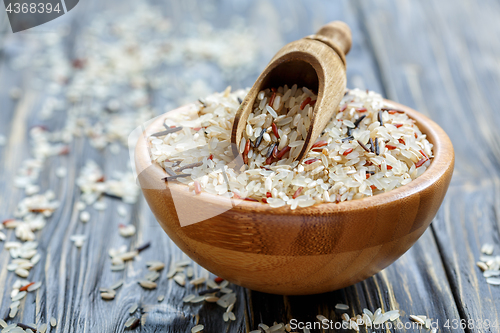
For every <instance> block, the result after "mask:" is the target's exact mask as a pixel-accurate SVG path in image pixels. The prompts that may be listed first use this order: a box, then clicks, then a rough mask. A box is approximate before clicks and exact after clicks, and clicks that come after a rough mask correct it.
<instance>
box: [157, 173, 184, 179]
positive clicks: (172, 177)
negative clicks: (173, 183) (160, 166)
mask: <svg viewBox="0 0 500 333" xmlns="http://www.w3.org/2000/svg"><path fill="white" fill-rule="evenodd" d="M189 176H191V174H187V173H181V174H180V175H175V176H171V177H165V178H162V179H163V180H175V179H177V178H184V177H189Z"/></svg>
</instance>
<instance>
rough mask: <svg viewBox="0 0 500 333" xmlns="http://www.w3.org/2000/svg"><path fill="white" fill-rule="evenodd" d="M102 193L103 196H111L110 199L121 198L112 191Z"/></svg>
mask: <svg viewBox="0 0 500 333" xmlns="http://www.w3.org/2000/svg"><path fill="white" fill-rule="evenodd" d="M102 195H103V196H105V197H108V198H111V199H118V200H121V199H123V198H122V197H120V196H118V195H116V194H112V193H108V192H102Z"/></svg>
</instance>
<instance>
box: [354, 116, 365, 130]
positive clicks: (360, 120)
mask: <svg viewBox="0 0 500 333" xmlns="http://www.w3.org/2000/svg"><path fill="white" fill-rule="evenodd" d="M365 118H366V115H362V116H361V117H359V118H358V120H356V122H355V123H354V128H357V127H358V125H359V124H360V123H361V122H362V121H363V119H365Z"/></svg>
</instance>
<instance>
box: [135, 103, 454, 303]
mask: <svg viewBox="0 0 500 333" xmlns="http://www.w3.org/2000/svg"><path fill="white" fill-rule="evenodd" d="M389 102H390V103H391V104H393V105H394V106H395V107H396V108H399V109H401V110H404V111H405V112H406V113H407V114H408V116H409V117H410V118H412V119H414V120H415V121H416V123H417V125H418V126H419V128H420V130H421V131H422V132H423V133H424V134H427V138H428V140H429V141H430V142H431V143H432V144H433V145H434V159H433V161H432V162H431V164H430V166H429V168H428V169H427V170H426V171H425V172H424V173H423V174H422V175H421V176H420V177H418V178H417V179H415V180H413V181H411V182H410V183H409V184H407V185H404V186H401V187H399V188H397V189H394V190H391V191H389V192H386V193H383V194H377V195H375V196H373V197H368V198H363V199H359V200H352V201H347V202H341V203H338V204H336V203H325V204H318V205H314V206H311V207H306V208H297V209H296V210H291V209H289V208H288V207H280V208H271V207H269V206H268V205H265V204H262V203H259V202H250V201H242V200H234V199H233V200H231V199H228V198H225V197H220V196H216V195H212V194H209V193H206V192H202V193H201V194H199V195H193V194H192V193H190V192H189V191H188V190H187V186H186V185H183V184H180V183H178V184H176V185H170V186H167V184H166V182H165V181H163V180H162V178H164V177H166V176H167V175H166V173H165V171H164V170H163V169H162V168H161V167H160V166H158V165H157V164H152V162H151V160H150V156H149V149H148V146H147V142H146V140H145V136H146V137H147V136H149V135H150V134H152V133H154V132H155V131H156V130H158V129H159V128H161V126H162V122H163V118H162V117H160V118H158V119H157V120H156V121H154V122H153V123H151V124H150V125H149V126H148V128H147V129H146V131H145V133H144V135H143V136H141V138H140V139H139V141H138V143H137V146H136V150H135V162H136V169H137V173H138V180H139V183H140V185H141V188H142V190H143V193H144V197H145V198H146V200H147V202H148V204H149V206H150V207H151V210H152V211H153V213H154V215H155V217H156V219H157V220H158V222H159V223H160V225H161V226H162V228H163V229H164V230H165V232H166V233H167V234H168V236H169V237H170V238H171V239H172V240H173V241H174V242H175V243H176V244H177V246H179V248H180V249H181V250H182V251H184V252H185V253H186V254H187V255H188V256H189V257H191V258H192V259H193V260H194V261H196V262H197V263H199V264H200V265H201V266H203V267H205V268H206V269H208V270H209V271H211V272H212V273H214V274H216V275H218V276H220V277H222V278H224V279H227V280H229V281H230V282H233V283H235V284H238V285H241V286H243V287H247V288H250V289H253V290H257V291H262V292H266V293H273V294H283V295H305V294H316V293H322V292H328V291H332V290H336V289H340V288H344V287H346V286H349V285H352V284H355V283H357V282H359V281H362V280H364V279H366V278H368V277H370V276H372V275H374V274H376V273H377V272H379V271H380V270H382V269H384V268H385V267H387V266H388V265H390V264H391V263H393V262H394V261H395V260H396V259H398V258H399V257H400V256H401V255H402V254H403V253H405V252H406V251H407V250H408V249H409V248H410V247H411V246H412V245H413V244H414V243H415V242H416V241H417V239H418V238H419V237H420V236H421V235H422V234H423V233H424V231H425V230H426V229H427V227H428V226H429V224H430V223H431V221H432V219H433V218H434V216H435V215H436V213H437V211H438V209H439V206H440V205H441V203H442V201H443V198H444V196H445V194H446V191H447V189H448V185H449V183H450V179H451V176H452V173H453V165H454V152H453V146H452V144H451V141H450V139H449V138H448V136H447V135H446V133H445V132H444V131H443V130H442V129H441V128H440V127H439V126H438V125H437V124H436V123H435V122H433V121H432V120H430V119H429V118H427V117H426V116H424V115H422V114H420V113H418V112H417V111H415V110H412V109H410V108H408V107H406V106H403V105H400V104H397V103H394V102H392V101H389ZM187 110H188V108H187V107H182V108H179V109H176V110H174V111H171V112H186V111H187ZM173 194H174V195H175V199H176V205H177V209H179V203H181V206H182V205H183V208H182V207H181V208H182V209H183V210H185V211H188V212H191V214H195V215H196V214H208V215H206V216H210V215H211V213H213V214H212V215H213V216H212V217H209V218H208V219H206V220H204V221H202V222H199V223H195V224H191V225H188V226H183V227H181V225H180V223H179V219H178V215H177V213H176V209H175V207H174V203H173V198H172V195H173ZM236 201H237V204H235V202H236ZM221 211H222V213H219V212H221ZM217 214H218V215H217Z"/></svg>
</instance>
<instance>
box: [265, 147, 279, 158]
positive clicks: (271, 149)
mask: <svg viewBox="0 0 500 333" xmlns="http://www.w3.org/2000/svg"><path fill="white" fill-rule="evenodd" d="M276 145H277V143H273V144H272V145H271V146H270V147H269V150H268V151H267V154H266V157H267V158H269V157H271V154H272V153H273V149H274V147H275V146H276Z"/></svg>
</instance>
